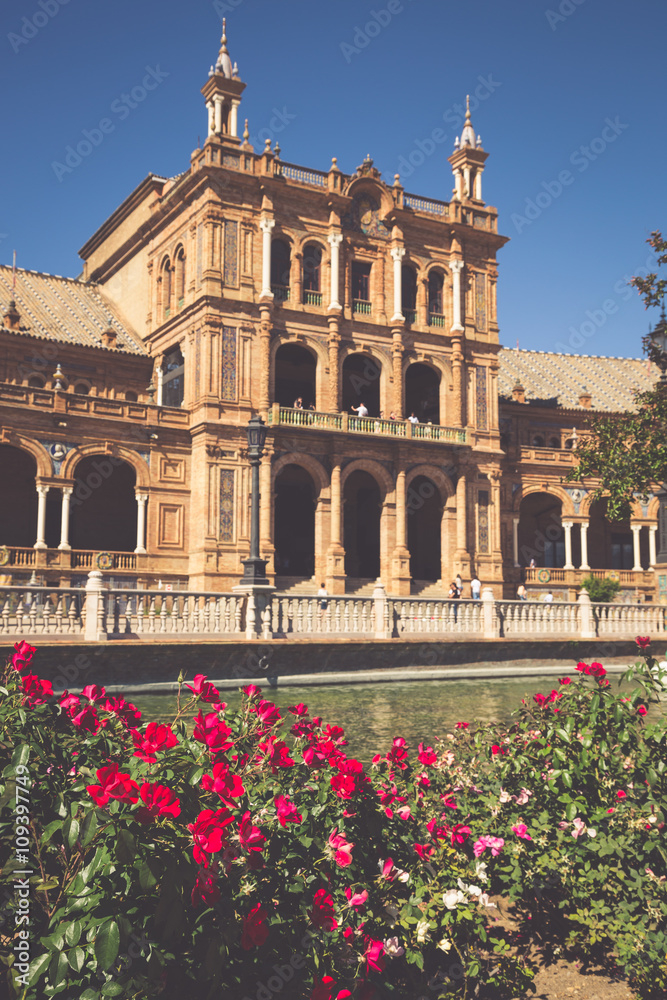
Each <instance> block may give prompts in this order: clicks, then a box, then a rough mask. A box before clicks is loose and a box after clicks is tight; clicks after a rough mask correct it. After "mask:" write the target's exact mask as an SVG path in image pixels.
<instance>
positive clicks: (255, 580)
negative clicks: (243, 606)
mask: <svg viewBox="0 0 667 1000" xmlns="http://www.w3.org/2000/svg"><path fill="white" fill-rule="evenodd" d="M266 431H267V428H266V425H265V423H264V421H263V420H262V418H261V417H259V416H257V417H252V418H251V419H250V420H249V421H248V430H247V434H248V458H249V460H250V467H251V469H252V482H251V488H250V556H249V558H248V559H243V560H242V562H243V580H242V583H243V585H244V586H248V585H250V586H253V587H268V586H269V581H268V579H267V576H266V559H262V558H260V555H259V466H260V462H261V460H262V455H263V454H264V444H265V442H266Z"/></svg>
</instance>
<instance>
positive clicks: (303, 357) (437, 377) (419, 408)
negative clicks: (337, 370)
mask: <svg viewBox="0 0 667 1000" xmlns="http://www.w3.org/2000/svg"><path fill="white" fill-rule="evenodd" d="M317 367H318V358H317V355H316V353H315V352H314V351H313V350H311V349H309V348H308V347H305V346H303V345H302V344H281V345H280V346H279V347H278V349H277V351H276V354H275V365H274V372H275V383H274V399H275V402H277V403H279V404H280V406H284V407H293V406H295V405H296V406H299V407H303V408H304V409H308V408H311V409H314V410H317V409H318V404H319V408H324V407H325V406H326V402H320V400H319V399H318V372H317ZM382 378H383V367H382V363H381V362H380V361H379V360H378V359H377V358H375V357H373V356H371V355H369V354H364V353H361V352H360V353H354V354H348V356H347V357H346V358H345V359H344V361H343V364H342V368H341V385H340V389H341V398H340V408H341V411H343V412H349V411H350V410H352V409H356V408H358V407H359V405H360V404H363V405H364V406H365V407H366V409H367V410H368V412H369V415H370V416H380V415H383V416H385V417H389V416H390V414H389V413H388V412H386V413H385V412H383V402H382ZM441 382H442V375H441V373H440V372H439V371H438V370H437V369H435V368H434V367H432V366H431V365H429V364H426V363H424V362H413V363H412V364H410V365H409V366H408V368H407V370H406V373H405V414H406V415H408V416H409V415H410V414H414V416H415V417H416V418H417V419H418V420H419V422H420V423H432V424H439V423H440V422H441V420H440V417H441V405H440V397H441ZM443 415H444V414H443ZM394 416H395V418H396V419H402V417H403V414H401V413H396V414H394Z"/></svg>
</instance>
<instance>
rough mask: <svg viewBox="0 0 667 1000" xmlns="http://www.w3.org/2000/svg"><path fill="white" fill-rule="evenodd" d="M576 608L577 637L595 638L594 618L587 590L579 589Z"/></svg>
mask: <svg viewBox="0 0 667 1000" xmlns="http://www.w3.org/2000/svg"><path fill="white" fill-rule="evenodd" d="M577 610H578V612H579V637H580V638H581V639H595V638H596V635H595V618H594V616H593V606H592V604H591V598H590V594H589V593H588V591H587V590H582V591H580V593H579V597H578V599H577Z"/></svg>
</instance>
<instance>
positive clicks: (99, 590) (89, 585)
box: [84, 569, 107, 642]
mask: <svg viewBox="0 0 667 1000" xmlns="http://www.w3.org/2000/svg"><path fill="white" fill-rule="evenodd" d="M106 592H107V585H106V583H104V581H103V580H102V574H101V573H100V571H99V570H98V569H94V570H92V571H91V572H90V573H89V574H88V580H87V581H86V604H85V616H86V623H85V627H84V638H85V640H86V642H105V641H106V639H107V632H106V609H105V606H104V602H105V600H106Z"/></svg>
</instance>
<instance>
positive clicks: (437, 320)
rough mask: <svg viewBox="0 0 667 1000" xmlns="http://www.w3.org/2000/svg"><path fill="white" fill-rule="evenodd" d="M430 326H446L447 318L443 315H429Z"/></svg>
mask: <svg viewBox="0 0 667 1000" xmlns="http://www.w3.org/2000/svg"><path fill="white" fill-rule="evenodd" d="M428 325H429V326H444V325H445V317H444V316H443V314H442V313H429V314H428Z"/></svg>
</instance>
